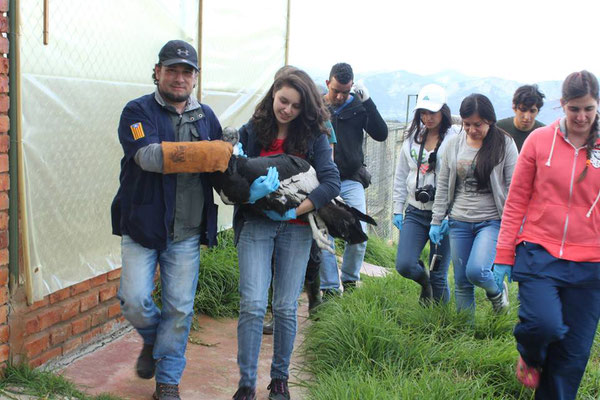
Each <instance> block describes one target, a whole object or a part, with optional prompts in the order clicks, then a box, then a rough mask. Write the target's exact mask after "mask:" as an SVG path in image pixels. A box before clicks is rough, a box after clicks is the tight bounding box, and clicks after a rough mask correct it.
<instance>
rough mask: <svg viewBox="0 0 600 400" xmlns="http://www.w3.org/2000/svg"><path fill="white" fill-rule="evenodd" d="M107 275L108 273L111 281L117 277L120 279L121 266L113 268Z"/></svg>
mask: <svg viewBox="0 0 600 400" xmlns="http://www.w3.org/2000/svg"><path fill="white" fill-rule="evenodd" d="M107 275H108V280H109V281H114V280H115V279H119V278H120V277H121V268H117V269H113V270H112V271H110V272H109V273H108V274H107Z"/></svg>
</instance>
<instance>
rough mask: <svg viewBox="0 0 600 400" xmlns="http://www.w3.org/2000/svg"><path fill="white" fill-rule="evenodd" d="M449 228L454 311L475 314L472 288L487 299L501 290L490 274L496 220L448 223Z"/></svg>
mask: <svg viewBox="0 0 600 400" xmlns="http://www.w3.org/2000/svg"><path fill="white" fill-rule="evenodd" d="M449 225H450V248H451V252H452V263H453V265H454V284H455V297H456V309H457V310H458V311H462V310H471V311H475V286H479V287H480V288H482V289H483V290H485V292H486V294H487V296H488V297H493V296H495V295H497V294H498V293H500V292H501V290H502V288H499V287H498V284H496V281H495V280H494V274H493V272H492V265H493V264H494V258H496V242H497V241H498V232H499V231H500V220H498V219H496V220H491V221H482V222H462V221H457V220H454V219H451V220H450V221H449Z"/></svg>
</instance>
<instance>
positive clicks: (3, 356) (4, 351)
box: [0, 344, 10, 362]
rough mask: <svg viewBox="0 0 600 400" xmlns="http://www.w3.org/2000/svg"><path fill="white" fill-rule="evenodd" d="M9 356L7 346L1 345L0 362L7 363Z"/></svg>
mask: <svg viewBox="0 0 600 400" xmlns="http://www.w3.org/2000/svg"><path fill="white" fill-rule="evenodd" d="M9 355H10V346H9V345H8V344H3V345H1V346H0V362H4V361H7V360H8V356H9Z"/></svg>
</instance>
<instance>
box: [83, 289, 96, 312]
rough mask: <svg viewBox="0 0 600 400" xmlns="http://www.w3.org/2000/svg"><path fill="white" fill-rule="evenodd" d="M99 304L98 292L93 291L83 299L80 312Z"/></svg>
mask: <svg viewBox="0 0 600 400" xmlns="http://www.w3.org/2000/svg"><path fill="white" fill-rule="evenodd" d="M97 305H98V292H93V293H90V294H88V295H86V296H85V297H83V298H82V299H81V306H80V307H79V311H80V312H85V311H87V310H89V309H91V308H94V307H96V306H97Z"/></svg>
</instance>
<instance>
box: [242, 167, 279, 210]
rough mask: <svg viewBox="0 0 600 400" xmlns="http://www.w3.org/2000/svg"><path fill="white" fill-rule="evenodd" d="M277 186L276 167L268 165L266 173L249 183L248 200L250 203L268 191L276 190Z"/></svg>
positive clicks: (277, 173)
mask: <svg viewBox="0 0 600 400" xmlns="http://www.w3.org/2000/svg"><path fill="white" fill-rule="evenodd" d="M277 188H279V172H277V168H275V167H269V169H268V171H267V175H263V176H259V177H258V178H256V179H255V180H254V182H252V185H250V198H249V199H248V202H249V203H250V204H252V203H254V202H255V201H257V200H260V199H262V198H263V197H265V196H266V195H268V194H269V193H271V192H274V191H276V190H277Z"/></svg>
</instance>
